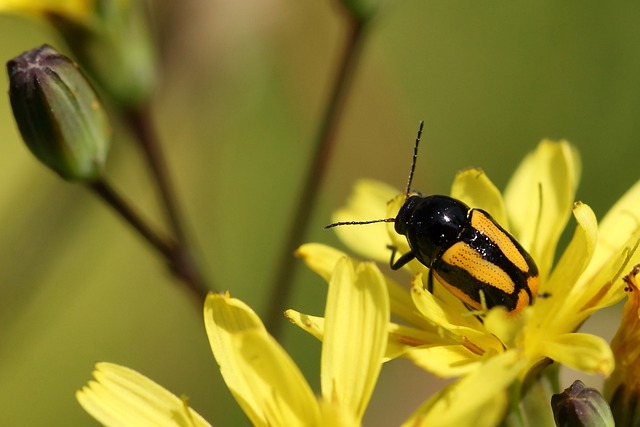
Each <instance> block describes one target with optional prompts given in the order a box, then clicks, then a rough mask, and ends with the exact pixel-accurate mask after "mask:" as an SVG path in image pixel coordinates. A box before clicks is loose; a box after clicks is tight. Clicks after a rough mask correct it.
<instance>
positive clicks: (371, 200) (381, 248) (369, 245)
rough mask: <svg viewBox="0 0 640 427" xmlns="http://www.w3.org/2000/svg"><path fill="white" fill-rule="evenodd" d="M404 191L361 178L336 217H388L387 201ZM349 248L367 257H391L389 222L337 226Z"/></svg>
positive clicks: (387, 259)
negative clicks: (388, 234)
mask: <svg viewBox="0 0 640 427" xmlns="http://www.w3.org/2000/svg"><path fill="white" fill-rule="evenodd" d="M398 193H400V192H399V191H398V190H396V189H394V188H393V187H390V186H388V185H387V184H383V183H381V182H378V181H374V180H364V179H363V180H359V181H358V182H356V185H355V187H354V189H353V193H352V194H351V195H350V196H349V199H348V201H347V205H346V206H345V207H343V208H342V209H339V210H338V211H336V212H335V214H334V215H333V221H334V222H339V221H367V220H374V219H384V218H387V202H388V201H389V200H391V199H392V198H393V197H394V196H396V195H397V194H398ZM334 230H335V232H336V234H337V235H338V237H339V238H340V240H342V241H343V242H344V244H345V245H347V246H348V247H349V248H351V249H352V250H354V251H355V252H357V253H358V254H359V255H361V256H362V257H364V258H368V259H373V260H376V261H381V262H384V261H387V262H388V261H389V250H388V249H387V248H386V245H387V244H388V243H389V238H388V236H387V229H386V227H385V223H380V224H369V225H352V226H348V225H347V226H342V227H336V228H334Z"/></svg>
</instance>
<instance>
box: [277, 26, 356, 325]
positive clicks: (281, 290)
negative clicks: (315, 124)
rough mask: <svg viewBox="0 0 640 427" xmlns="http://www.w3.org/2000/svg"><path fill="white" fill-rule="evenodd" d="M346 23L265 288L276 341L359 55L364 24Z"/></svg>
mask: <svg viewBox="0 0 640 427" xmlns="http://www.w3.org/2000/svg"><path fill="white" fill-rule="evenodd" d="M347 19H348V28H347V35H346V40H345V45H344V48H343V51H342V55H341V58H340V63H339V68H338V71H337V74H336V76H335V80H334V82H333V86H332V91H331V94H330V97H329V101H328V103H327V105H326V107H325V111H324V114H323V117H322V121H321V123H320V127H319V129H318V133H317V135H316V139H315V143H314V146H315V151H314V153H313V157H312V162H311V166H310V167H309V168H308V170H307V175H306V177H305V178H304V185H303V187H302V190H301V193H300V197H298V198H297V200H298V203H297V204H296V207H295V211H296V213H295V217H294V219H293V221H292V222H291V225H290V227H289V230H288V232H287V237H286V240H285V243H284V248H283V251H282V253H281V255H280V259H279V261H278V267H277V268H276V274H275V276H274V277H273V282H272V283H271V286H270V288H269V289H271V296H270V301H269V303H268V305H267V311H266V316H265V324H266V326H267V329H269V332H270V333H271V334H272V335H273V336H274V337H278V335H279V333H280V328H281V325H282V321H283V320H284V316H283V312H284V310H285V308H286V304H287V301H288V298H289V294H290V293H291V287H292V285H293V279H294V273H295V271H294V270H295V269H294V267H295V258H294V257H293V252H294V251H295V249H296V247H297V246H298V245H299V244H300V243H301V242H302V239H303V237H304V233H305V231H306V229H307V227H308V224H309V220H310V218H311V213H312V212H313V210H314V208H315V205H316V201H317V199H318V189H319V188H320V185H321V184H322V181H323V180H324V176H325V172H326V165H327V163H328V160H329V157H330V154H331V151H332V149H333V144H334V142H335V135H336V130H337V127H338V123H339V121H340V118H341V117H342V112H343V109H344V105H345V100H346V98H347V94H348V90H349V87H350V84H351V82H352V80H353V76H354V74H355V70H356V68H357V65H358V62H359V59H360V54H361V52H362V44H363V43H362V42H363V40H364V37H363V35H364V33H365V22H364V21H361V20H358V19H356V18H355V17H354V16H353V15H351V14H347Z"/></svg>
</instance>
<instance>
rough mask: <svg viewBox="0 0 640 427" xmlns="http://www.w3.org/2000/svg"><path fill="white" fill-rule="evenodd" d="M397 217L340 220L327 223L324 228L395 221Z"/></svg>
mask: <svg viewBox="0 0 640 427" xmlns="http://www.w3.org/2000/svg"><path fill="white" fill-rule="evenodd" d="M395 220H396V219H395V218H384V219H372V220H370V221H339V222H334V223H333V224H329V225H325V226H324V228H333V227H339V226H342V225H364V224H375V223H376V222H394V221H395Z"/></svg>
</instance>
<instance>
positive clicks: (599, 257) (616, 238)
mask: <svg viewBox="0 0 640 427" xmlns="http://www.w3.org/2000/svg"><path fill="white" fill-rule="evenodd" d="M638 228H640V181H638V182H636V183H635V184H634V185H633V186H632V187H631V188H630V189H629V190H628V191H627V192H626V193H625V195H624V196H622V198H620V200H618V201H617V202H616V204H615V205H613V207H612V208H611V209H610V210H609V212H607V214H606V215H605V217H604V218H603V219H602V221H601V222H600V224H599V226H598V230H599V233H598V245H597V247H596V251H595V253H594V255H593V260H592V261H591V264H590V265H589V268H588V269H587V271H586V272H585V275H584V276H585V279H589V278H591V277H593V276H595V274H596V273H597V272H598V271H600V270H601V269H602V268H603V266H604V265H605V263H606V262H608V261H609V260H610V259H611V258H613V257H615V256H616V255H617V254H618V253H619V252H620V250H621V249H622V248H623V247H624V246H625V245H626V246H629V244H630V242H629V238H630V237H631V236H632V235H633V234H634V233H636V232H637V231H638ZM631 246H633V245H631ZM639 256H640V254H639ZM637 261H640V258H635V259H633V260H631V261H630V263H631V265H635V264H636V263H637Z"/></svg>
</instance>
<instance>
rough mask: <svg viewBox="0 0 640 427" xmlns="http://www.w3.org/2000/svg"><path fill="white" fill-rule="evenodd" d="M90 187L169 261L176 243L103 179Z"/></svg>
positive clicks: (89, 185)
mask: <svg viewBox="0 0 640 427" xmlns="http://www.w3.org/2000/svg"><path fill="white" fill-rule="evenodd" d="M88 187H89V188H90V189H91V190H92V191H93V192H94V193H96V194H97V195H98V197H100V198H101V199H102V200H103V201H104V202H105V203H106V204H107V205H109V206H111V207H112V208H113V209H114V210H115V211H116V212H117V213H118V214H120V216H121V217H122V218H123V219H124V220H125V221H127V222H128V223H129V224H130V225H131V226H132V227H133V228H135V230H136V231H137V232H138V233H139V234H140V235H141V236H142V237H143V238H144V239H145V240H146V241H147V242H148V243H149V244H150V245H151V246H153V247H154V248H155V249H157V250H158V252H160V253H161V254H162V256H163V257H165V258H166V259H167V260H168V261H170V260H171V258H172V257H173V253H174V249H173V248H174V247H175V244H173V243H172V242H171V241H170V240H169V239H167V238H166V237H161V236H160V234H159V233H157V232H156V231H155V230H153V229H151V227H150V226H149V225H148V223H147V221H146V220H144V219H143V218H142V217H141V216H140V215H138V213H137V212H136V211H135V210H134V209H133V208H132V207H131V205H130V204H129V203H128V202H127V201H125V200H124V199H123V198H122V197H120V195H119V194H118V193H117V192H116V191H115V190H114V189H113V188H112V187H111V186H110V185H109V184H108V183H107V182H106V181H105V180H103V179H100V180H97V181H95V182H93V183H91V184H88Z"/></svg>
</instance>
